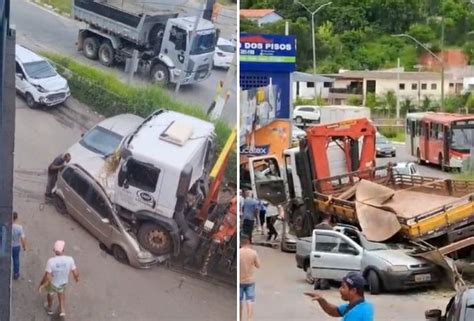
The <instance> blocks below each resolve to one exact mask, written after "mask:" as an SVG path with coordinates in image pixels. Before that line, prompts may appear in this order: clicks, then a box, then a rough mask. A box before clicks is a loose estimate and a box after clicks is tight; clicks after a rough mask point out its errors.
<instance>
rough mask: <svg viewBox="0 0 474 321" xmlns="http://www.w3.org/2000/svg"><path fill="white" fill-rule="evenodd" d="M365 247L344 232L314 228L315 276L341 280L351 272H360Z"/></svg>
mask: <svg viewBox="0 0 474 321" xmlns="http://www.w3.org/2000/svg"><path fill="white" fill-rule="evenodd" d="M362 254H363V249H362V247H361V246H359V245H358V244H357V243H355V242H354V241H353V240H351V239H350V238H348V237H347V236H345V235H343V234H342V233H339V232H336V231H330V230H314V231H313V241H312V249H311V256H310V266H311V274H312V276H313V278H317V279H330V280H341V279H342V278H343V277H344V276H345V275H346V274H347V273H349V272H360V265H361V260H362Z"/></svg>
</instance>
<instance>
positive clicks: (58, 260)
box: [38, 241, 79, 317]
mask: <svg viewBox="0 0 474 321" xmlns="http://www.w3.org/2000/svg"><path fill="white" fill-rule="evenodd" d="M65 245H66V243H65V242H64V241H56V243H54V249H53V250H54V254H56V256H55V257H52V258H50V259H49V260H48V262H47V263H46V271H45V273H44V275H43V279H42V280H41V283H40V286H39V288H38V291H39V292H40V293H41V290H42V289H44V288H46V291H47V293H48V294H47V300H48V301H47V302H46V304H45V308H46V312H47V313H48V315H52V314H53V310H52V307H53V299H54V297H53V295H54V293H57V294H58V300H59V316H60V317H65V316H66V310H65V304H64V301H65V291H66V285H67V283H68V281H69V273H71V272H72V275H73V276H74V280H75V281H76V283H78V282H79V271H78V270H77V268H76V264H75V262H74V259H73V258H72V257H70V256H65V255H64V246H65Z"/></svg>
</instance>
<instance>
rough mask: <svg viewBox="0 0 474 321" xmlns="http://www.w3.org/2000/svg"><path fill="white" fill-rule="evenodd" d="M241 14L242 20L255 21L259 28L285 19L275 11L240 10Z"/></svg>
mask: <svg viewBox="0 0 474 321" xmlns="http://www.w3.org/2000/svg"><path fill="white" fill-rule="evenodd" d="M239 12H240V17H241V18H245V19H248V20H251V21H254V22H256V23H257V25H258V26H259V27H260V26H261V25H264V24H267V23H274V22H277V21H280V20H282V19H283V17H282V16H280V15H279V14H278V13H276V11H275V10H273V9H240V10H239Z"/></svg>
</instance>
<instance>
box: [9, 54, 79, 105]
mask: <svg viewBox="0 0 474 321" xmlns="http://www.w3.org/2000/svg"><path fill="white" fill-rule="evenodd" d="M15 50H16V52H15V62H16V63H15V65H16V70H15V73H16V74H15V87H16V90H17V91H18V92H19V93H20V94H22V95H23V96H24V97H25V99H26V104H27V105H28V107H30V108H36V107H38V106H39V105H43V106H48V107H49V106H54V105H58V104H61V103H63V102H64V101H65V100H66V99H67V98H68V97H69V96H70V95H71V92H70V90H69V86H68V83H67V80H66V79H64V78H63V77H61V76H60V75H59V74H58V73H57V72H56V70H55V69H54V68H53V67H52V66H51V64H50V63H49V62H48V61H47V60H46V59H45V58H43V57H41V56H39V55H37V54H35V53H34V52H32V51H30V50H28V49H26V48H24V47H22V46H20V45H16V46H15Z"/></svg>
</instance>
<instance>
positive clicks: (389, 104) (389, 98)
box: [383, 90, 397, 116]
mask: <svg viewBox="0 0 474 321" xmlns="http://www.w3.org/2000/svg"><path fill="white" fill-rule="evenodd" d="M383 106H384V108H385V111H386V113H387V116H391V115H392V113H393V111H395V108H396V107H397V97H396V96H395V92H394V91H393V90H389V91H387V92H386V93H385V94H384V95H383Z"/></svg>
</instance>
